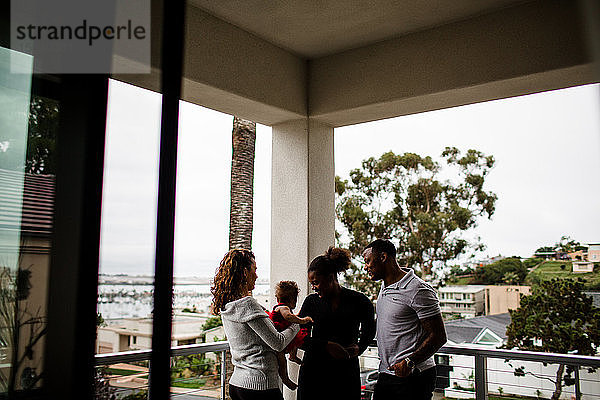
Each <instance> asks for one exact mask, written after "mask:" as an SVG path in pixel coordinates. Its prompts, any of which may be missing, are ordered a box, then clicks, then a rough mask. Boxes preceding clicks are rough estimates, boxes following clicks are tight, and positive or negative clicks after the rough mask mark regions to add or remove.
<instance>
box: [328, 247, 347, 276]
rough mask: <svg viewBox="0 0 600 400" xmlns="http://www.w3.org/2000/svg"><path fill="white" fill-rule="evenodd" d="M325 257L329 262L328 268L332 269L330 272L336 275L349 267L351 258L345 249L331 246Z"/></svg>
mask: <svg viewBox="0 0 600 400" xmlns="http://www.w3.org/2000/svg"><path fill="white" fill-rule="evenodd" d="M325 257H326V258H327V259H328V260H329V261H330V266H331V268H332V271H331V272H334V273H336V274H339V273H340V272H342V271H345V270H347V269H348V267H349V266H350V259H351V256H350V252H349V251H348V250H346V249H341V248H339V247H333V246H331V247H330V248H329V249H327V252H326V253H325Z"/></svg>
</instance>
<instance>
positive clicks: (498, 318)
mask: <svg viewBox="0 0 600 400" xmlns="http://www.w3.org/2000/svg"><path fill="white" fill-rule="evenodd" d="M509 324H510V314H509V313H504V314H496V315H483V316H480V317H475V318H468V319H456V320H452V321H446V322H445V326H446V334H447V335H448V339H449V340H450V341H452V342H454V343H471V342H472V341H473V340H474V339H475V338H477V337H478V336H479V334H480V333H481V332H482V331H483V330H485V329H486V328H487V329H489V330H491V331H492V332H494V333H495V334H496V335H498V336H499V337H500V338H502V339H503V340H504V339H506V327H507V326H508V325H509Z"/></svg>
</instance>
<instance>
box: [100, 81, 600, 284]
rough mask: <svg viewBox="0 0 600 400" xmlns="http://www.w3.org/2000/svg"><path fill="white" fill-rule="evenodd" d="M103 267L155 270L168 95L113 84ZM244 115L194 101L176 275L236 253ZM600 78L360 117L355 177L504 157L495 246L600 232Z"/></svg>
mask: <svg viewBox="0 0 600 400" xmlns="http://www.w3.org/2000/svg"><path fill="white" fill-rule="evenodd" d="M107 118H108V119H107V147H106V161H105V183H104V200H103V209H102V242H101V272H102V273H110V274H115V273H128V274H146V275H151V274H152V270H153V259H154V227H155V213H156V187H157V161H158V138H159V133H160V96H159V95H158V94H156V93H153V92H149V91H146V90H144V89H140V88H136V87H133V86H130V85H127V84H123V83H120V82H116V81H111V85H110V92H109V109H108V117H107ZM232 120H233V117H231V116H229V115H226V114H222V113H219V112H216V111H213V110H208V109H205V108H202V107H199V106H196V105H192V104H188V103H182V105H181V108H180V136H179V155H178V176H177V180H178V182H177V184H178V186H177V209H176V213H177V221H176V243H175V245H176V246H175V247H176V254H175V274H176V275H178V276H204V277H206V276H212V275H213V274H214V271H215V268H216V267H217V265H218V262H219V260H220V259H221V258H222V256H223V254H224V253H225V252H226V251H227V243H228V227H229V181H230V166H231V127H232ZM599 133H600V92H599V86H598V85H588V86H582V87H577V88H571V89H566V90H560V91H553V92H546V93H541V94H535V95H530V96H523V97H518V98H512V99H505V100H498V101H493V102H486V103H479V104H475V105H470V106H463V107H456V108H451V109H446V110H439V111H433V112H428V113H422V114H416V115H412V116H405V117H399V118H393V119H388V120H383V121H377V122H372V123H365V124H360V125H353V126H349V127H344V128H339V129H336V130H335V151H336V153H335V163H336V174H338V175H341V176H343V177H347V176H348V172H349V171H350V170H351V169H353V168H356V167H358V166H360V162H361V161H362V160H363V159H365V158H368V157H370V156H376V157H377V156H379V155H381V154H382V153H383V152H385V151H389V150H392V151H394V152H396V153H404V152H414V153H418V154H420V155H431V156H432V157H436V158H437V157H439V155H440V153H441V151H442V150H443V149H444V147H446V146H455V147H458V148H459V149H461V150H466V149H469V148H475V149H477V150H480V151H483V152H484V153H486V154H492V155H493V156H494V157H495V158H496V166H495V167H494V169H493V170H492V172H491V173H490V175H489V178H488V180H487V183H486V185H487V187H488V189H489V190H491V191H493V192H495V193H496V194H497V195H498V201H497V205H496V213H495V214H494V216H493V218H492V220H491V221H487V220H485V221H482V222H481V223H480V224H479V227H478V228H477V229H476V231H475V234H477V235H479V236H481V238H482V240H483V242H484V243H485V244H486V245H487V250H486V252H485V253H484V255H485V254H487V255H498V254H502V255H507V256H508V255H520V256H529V255H531V253H532V252H533V251H534V250H535V249H536V248H537V247H539V246H541V245H546V244H551V243H554V242H556V241H557V240H558V239H559V238H560V236H561V235H564V234H566V235H570V236H571V237H573V238H575V239H576V240H579V241H582V242H589V241H600V207H599V206H598V205H599V204H600V201H599V199H600V185H599V179H598V177H599V173H600V134H599ZM270 175H271V129H270V128H269V127H265V126H260V125H259V126H258V129H257V143H256V164H255V199H254V238H253V249H254V252H255V253H256V256H257V262H258V274H259V277H261V278H268V275H269V257H270V249H269V248H270V237H269V236H270V187H271V177H270Z"/></svg>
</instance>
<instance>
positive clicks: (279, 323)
mask: <svg viewBox="0 0 600 400" xmlns="http://www.w3.org/2000/svg"><path fill="white" fill-rule="evenodd" d="M299 292H300V289H298V285H296V282H294V281H281V282H279V283H278V284H277V286H275V297H276V298H277V305H276V306H275V307H273V311H272V312H270V313H269V317H270V318H271V320H272V321H273V323H274V324H275V328H276V329H277V330H278V331H280V332H281V331H282V330H284V329H285V328H287V327H288V326H290V325H291V324H293V323H294V324H301V325H303V324H308V323H310V322H313V320H312V318H311V317H305V318H300V317H298V316H297V315H295V314H293V313H292V310H293V309H294V308H296V301H297V300H298V293H299ZM305 337H306V333H303V332H302V331H300V332H298V334H297V335H296V337H295V338H294V339H293V340H292V341H291V342H290V344H288V345H287V347H286V348H285V349H284V350H283V351H282V352H281V353H278V354H277V361H278V364H279V376H280V377H281V381H282V382H283V384H284V385H285V386H287V387H288V388H290V390H295V389H296V388H297V387H298V385H296V384H295V383H294V382H292V380H291V379H290V377H289V376H288V371H287V360H286V359H285V353H289V354H290V361H294V362H295V363H298V364H302V360H300V359H299V358H298V355H297V353H296V352H297V350H298V347H300V346H301V345H302V343H303V341H304V338H305Z"/></svg>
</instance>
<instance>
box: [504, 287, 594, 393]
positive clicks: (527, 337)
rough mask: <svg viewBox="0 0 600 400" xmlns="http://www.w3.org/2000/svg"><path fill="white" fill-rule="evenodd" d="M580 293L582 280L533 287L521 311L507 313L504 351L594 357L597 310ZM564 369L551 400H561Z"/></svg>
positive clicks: (589, 299)
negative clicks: (508, 320)
mask: <svg viewBox="0 0 600 400" xmlns="http://www.w3.org/2000/svg"><path fill="white" fill-rule="evenodd" d="M583 289H584V284H583V282H582V281H581V280H578V281H575V280H573V279H557V278H555V279H552V280H548V281H543V282H540V283H539V285H537V286H534V287H533V291H532V293H531V295H529V296H521V305H520V307H519V308H518V309H516V310H511V311H510V316H511V323H510V325H509V326H508V328H507V329H506V336H507V339H508V340H507V343H506V346H505V347H507V348H518V349H521V350H532V351H542V352H551V353H571V352H575V354H581V355H595V354H596V349H597V348H598V346H600V308H598V307H594V305H593V303H592V298H591V297H588V296H586V295H585V293H583ZM564 367H565V366H564V365H561V366H559V368H558V370H557V374H556V381H554V383H555V385H556V390H555V392H554V394H553V396H552V398H553V399H558V398H559V397H560V393H561V388H562V385H563V372H564V369H565V368H564ZM516 372H517V371H515V373H516ZM521 372H522V374H524V372H523V371H522V368H521ZM567 372H568V371H567ZM564 382H565V384H568V385H569V384H572V379H568V378H567V377H565V378H564Z"/></svg>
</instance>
